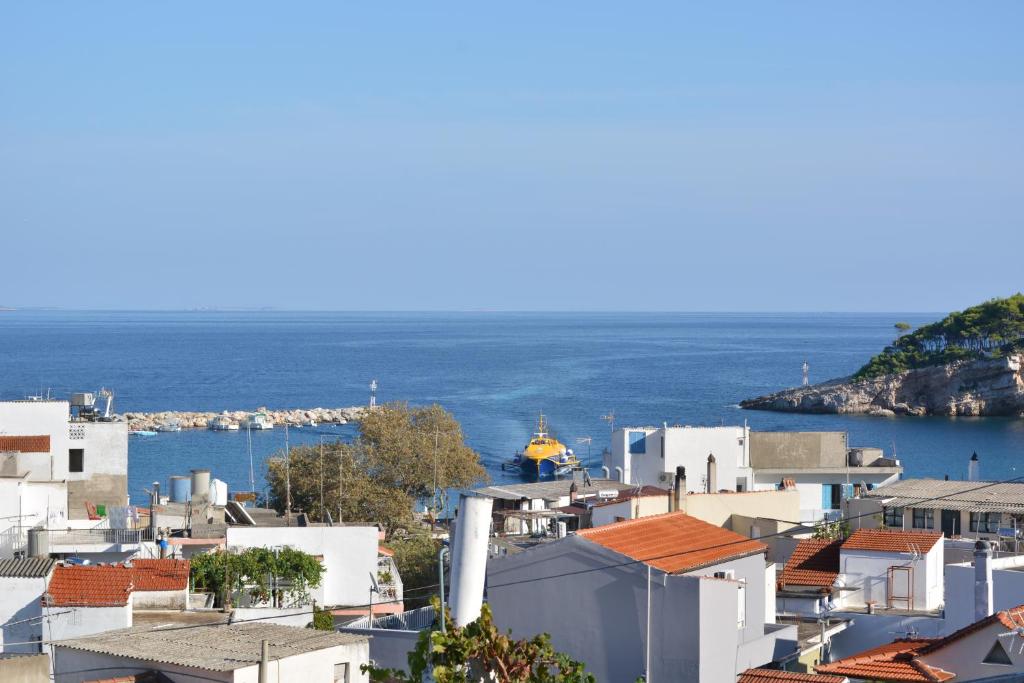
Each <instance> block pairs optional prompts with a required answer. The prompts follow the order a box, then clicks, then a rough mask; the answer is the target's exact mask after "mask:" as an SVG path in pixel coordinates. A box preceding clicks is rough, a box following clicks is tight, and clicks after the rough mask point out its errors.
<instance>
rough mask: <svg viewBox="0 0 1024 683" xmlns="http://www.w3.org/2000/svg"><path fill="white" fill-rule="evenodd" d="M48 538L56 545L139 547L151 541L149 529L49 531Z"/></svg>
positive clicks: (51, 543) (52, 544)
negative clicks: (144, 542)
mask: <svg viewBox="0 0 1024 683" xmlns="http://www.w3.org/2000/svg"><path fill="white" fill-rule="evenodd" d="M47 531H48V533H47V536H48V537H49V539H48V540H49V542H50V545H51V546H55V545H74V546H78V545H139V544H140V543H142V542H143V541H148V540H151V536H152V534H150V531H149V529H148V528H147V529H49V530H47Z"/></svg>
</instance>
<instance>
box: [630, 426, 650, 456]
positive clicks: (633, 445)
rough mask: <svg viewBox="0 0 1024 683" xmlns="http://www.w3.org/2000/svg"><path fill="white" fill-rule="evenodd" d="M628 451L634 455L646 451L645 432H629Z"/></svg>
mask: <svg viewBox="0 0 1024 683" xmlns="http://www.w3.org/2000/svg"><path fill="white" fill-rule="evenodd" d="M629 452H630V453H631V454H634V455H636V454H642V453H646V452H647V433H646V432H629Z"/></svg>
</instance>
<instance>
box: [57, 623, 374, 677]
mask: <svg viewBox="0 0 1024 683" xmlns="http://www.w3.org/2000/svg"><path fill="white" fill-rule="evenodd" d="M264 642H266V643H267V645H268V648H267V652H266V657H265V658H264V656H263V649H262V644H263V643H264ZM261 659H262V660H263V661H262V662H261ZM368 661H369V642H368V639H367V638H366V636H358V635H352V634H347V633H337V632H334V631H316V630H311V629H307V628H296V627H294V626H280V625H277V624H264V623H258V622H257V623H245V624H216V625H200V626H192V627H189V628H181V627H173V626H172V627H168V628H166V629H161V628H159V627H157V628H153V629H149V628H141V627H139V628H133V629H127V630H120V631H111V632H108V633H103V634H101V635H96V636H92V637H89V638H76V639H72V640H66V641H63V642H60V643H56V644H55V645H54V655H53V671H54V678H53V680H54V683H84V682H85V681H95V680H97V678H103V679H116V678H118V677H122V676H132V675H138V674H144V673H147V672H158V673H160V674H162V675H163V676H165V677H166V678H168V679H170V680H172V681H176V682H179V681H180V682H181V683H186V682H188V683H191V682H198V681H203V682H206V681H213V682H215V683H216V682H218V681H221V682H223V683H257V682H258V681H260V680H267V681H272V682H273V683H365V682H366V681H368V680H369V677H368V676H367V675H366V674H363V673H362V672H361V671H360V666H361V665H363V664H366V663H368ZM261 668H263V669H264V670H265V671H266V678H265V679H261V678H260V670H261Z"/></svg>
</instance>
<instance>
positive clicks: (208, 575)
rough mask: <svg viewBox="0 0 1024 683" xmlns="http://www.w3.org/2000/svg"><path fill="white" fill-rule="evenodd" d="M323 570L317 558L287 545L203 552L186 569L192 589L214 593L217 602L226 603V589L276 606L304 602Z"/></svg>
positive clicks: (320, 579)
mask: <svg viewBox="0 0 1024 683" xmlns="http://www.w3.org/2000/svg"><path fill="white" fill-rule="evenodd" d="M323 572H324V567H323V565H322V564H321V563H320V560H318V559H317V558H315V557H313V556H312V555H310V554H308V553H304V552H302V551H301V550H295V549H294V548H289V547H287V546H286V547H284V548H278V549H275V550H271V549H269V548H246V549H245V550H243V551H241V552H230V551H227V550H217V551H214V552H209V553H202V554H200V555H196V556H194V557H193V558H192V560H191V562H190V569H189V573H190V576H191V579H192V585H193V586H194V587H195V589H196V590H200V591H207V592H210V593H213V594H214V596H215V603H216V604H219V605H224V604H226V602H227V600H228V598H229V593H233V592H239V591H247V592H248V593H249V595H250V597H251V598H252V599H253V600H257V601H261V602H271V603H272V604H273V605H274V606H277V607H285V606H293V605H302V604H306V602H308V599H309V589H311V588H316V587H317V586H319V585H320V582H321V581H322V580H323Z"/></svg>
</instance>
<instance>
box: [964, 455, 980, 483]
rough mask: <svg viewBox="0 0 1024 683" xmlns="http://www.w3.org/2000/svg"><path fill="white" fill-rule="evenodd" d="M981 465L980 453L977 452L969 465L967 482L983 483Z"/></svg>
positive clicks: (972, 456)
mask: <svg viewBox="0 0 1024 683" xmlns="http://www.w3.org/2000/svg"><path fill="white" fill-rule="evenodd" d="M980 465H981V464H980V463H979V462H978V452H977V451H975V452H974V453H973V454H972V455H971V459H970V461H968V463H967V481H981V467H980Z"/></svg>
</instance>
